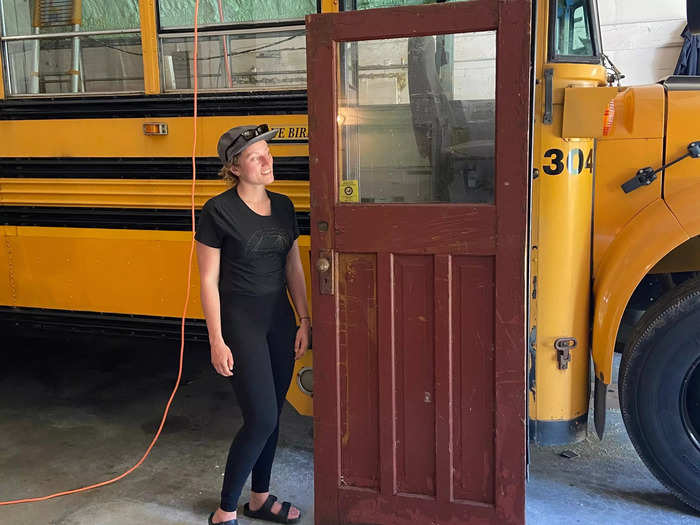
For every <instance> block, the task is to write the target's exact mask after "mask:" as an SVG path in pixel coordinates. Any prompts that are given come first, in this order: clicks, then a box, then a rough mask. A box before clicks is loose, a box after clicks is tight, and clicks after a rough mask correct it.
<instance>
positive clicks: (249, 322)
mask: <svg viewBox="0 0 700 525" xmlns="http://www.w3.org/2000/svg"><path fill="white" fill-rule="evenodd" d="M221 328H222V335H223V337H224V341H225V342H226V344H227V345H228V347H229V348H230V349H231V352H232V353H233V360H234V364H233V376H232V377H231V384H232V386H233V390H234V392H235V393H236V397H237V398H238V403H239V405H240V407H241V412H242V413H243V426H242V427H241V429H240V430H239V431H238V434H236V437H235V438H234V440H233V443H232V444H231V449H230V450H229V453H228V461H227V462H226V473H225V475H224V486H223V488H222V490H221V508H222V509H223V510H225V511H227V512H233V511H235V510H236V508H237V506H238V498H239V497H240V495H241V490H242V489H243V484H244V483H245V481H246V479H247V478H248V474H250V472H251V470H252V486H251V489H252V490H253V492H267V491H268V490H269V487H270V472H271V470H272V461H273V459H274V457H275V449H276V448H277V437H278V435H279V416H280V412H281V411H282V406H283V404H284V399H285V397H286V396H287V390H288V389H289V383H290V381H291V379H292V372H293V370H294V339H295V336H296V323H295V321H294V313H293V312H292V308H291V305H290V304H289V299H287V293H286V290H283V291H282V292H279V293H275V294H272V295H260V296H241V295H238V296H228V297H227V296H222V297H221Z"/></svg>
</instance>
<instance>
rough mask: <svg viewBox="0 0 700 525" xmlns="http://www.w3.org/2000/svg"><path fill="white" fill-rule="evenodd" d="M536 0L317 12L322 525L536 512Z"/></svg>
mask: <svg viewBox="0 0 700 525" xmlns="http://www.w3.org/2000/svg"><path fill="white" fill-rule="evenodd" d="M530 9H531V5H530V1H529V0H472V1H465V2H456V3H448V4H436V5H426V6H416V7H401V8H386V9H374V10H367V11H356V12H346V13H339V14H324V15H313V16H310V17H308V18H307V29H308V33H307V34H308V37H307V38H308V42H307V56H308V73H309V129H310V145H309V148H310V153H309V161H310V166H311V231H312V259H311V260H312V263H313V265H314V268H313V270H312V272H313V276H312V277H313V279H312V283H313V284H312V287H313V314H314V350H315V352H314V376H315V390H314V414H315V415H314V418H315V465H316V466H315V519H316V521H315V522H316V524H317V525H337V524H354V525H360V524H363V525H367V524H405V525H409V524H410V525H429V524H430V525H438V524H439V525H443V524H454V525H456V524H469V523H475V524H476V523H479V524H486V523H493V524H506V523H523V522H524V503H525V488H524V484H525V439H526V437H525V371H524V363H525V336H524V334H525V316H524V304H525V294H524V290H525V278H524V275H525V268H524V260H525V248H526V228H527V213H526V210H527V188H528V183H527V181H528V132H529V131H528V130H529V96H530V89H529V68H530V16H531V13H530Z"/></svg>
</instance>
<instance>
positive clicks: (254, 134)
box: [216, 124, 279, 164]
mask: <svg viewBox="0 0 700 525" xmlns="http://www.w3.org/2000/svg"><path fill="white" fill-rule="evenodd" d="M277 131H279V130H277V129H270V130H268V127H267V124H261V125H260V126H237V127H235V128H231V129H230V130H228V131H227V132H226V133H224V134H223V135H221V138H219V144H218V145H217V146H216V151H217V153H218V154H219V158H220V159H221V162H223V163H224V164H226V163H227V162H231V161H232V160H233V157H235V156H236V155H238V154H239V153H240V152H241V151H243V150H244V149H246V148H247V147H248V146H250V145H251V144H255V143H256V142H259V141H261V140H269V139H271V138H272V137H274V136H275V135H277ZM246 132H247V133H246ZM244 135H250V138H246V137H245V136H244Z"/></svg>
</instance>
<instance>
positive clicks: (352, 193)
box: [339, 180, 360, 202]
mask: <svg viewBox="0 0 700 525" xmlns="http://www.w3.org/2000/svg"><path fill="white" fill-rule="evenodd" d="M357 183H358V181H356V180H344V181H341V182H340V192H339V195H340V202H360V191H359V186H358V184H357Z"/></svg>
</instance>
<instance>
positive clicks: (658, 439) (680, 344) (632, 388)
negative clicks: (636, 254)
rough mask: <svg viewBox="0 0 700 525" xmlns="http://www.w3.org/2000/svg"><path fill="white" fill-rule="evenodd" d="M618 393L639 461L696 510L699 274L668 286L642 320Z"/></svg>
mask: <svg viewBox="0 0 700 525" xmlns="http://www.w3.org/2000/svg"><path fill="white" fill-rule="evenodd" d="M619 397H620V408H621V410H622V417H623V420H624V422H625V427H626V428H627V433H628V435H629V437H630V440H631V441H632V444H633V445H634V448H635V449H636V450H637V453H638V454H639V456H640V457H641V459H642V461H644V464H645V465H646V466H647V468H648V469H649V470H650V471H651V473H652V474H653V475H654V476H655V477H656V478H657V479H658V480H659V481H660V482H661V483H662V484H663V485H664V486H665V487H666V488H667V489H668V490H670V491H671V492H672V493H673V494H674V495H675V496H677V497H678V498H679V499H680V500H682V501H684V502H685V503H686V504H688V505H689V506H691V507H692V508H694V509H695V510H696V511H700V279H698V278H694V279H690V280H689V281H687V282H685V283H683V284H682V285H679V286H677V287H676V288H674V289H672V290H670V291H669V292H668V293H667V294H665V295H664V296H662V297H661V298H659V300H658V301H657V302H656V303H655V304H654V305H653V306H652V307H651V308H650V309H649V310H648V311H647V312H646V313H645V314H644V316H643V317H642V318H641V319H640V321H639V323H638V324H637V327H636V328H635V331H634V333H633V335H632V337H631V338H630V341H629V343H628V345H627V347H626V348H625V351H624V353H623V355H622V362H621V363H620V374H619Z"/></svg>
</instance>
